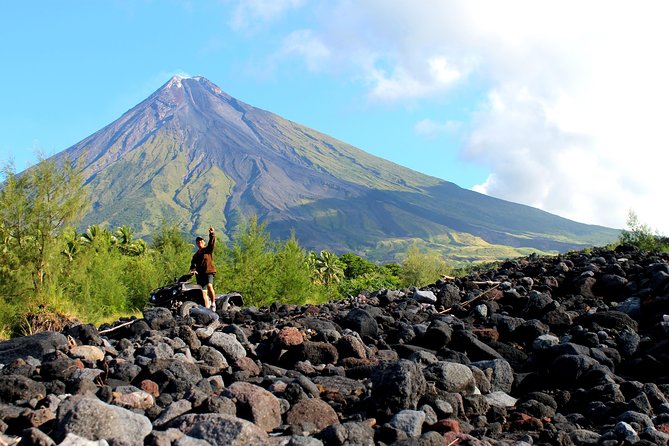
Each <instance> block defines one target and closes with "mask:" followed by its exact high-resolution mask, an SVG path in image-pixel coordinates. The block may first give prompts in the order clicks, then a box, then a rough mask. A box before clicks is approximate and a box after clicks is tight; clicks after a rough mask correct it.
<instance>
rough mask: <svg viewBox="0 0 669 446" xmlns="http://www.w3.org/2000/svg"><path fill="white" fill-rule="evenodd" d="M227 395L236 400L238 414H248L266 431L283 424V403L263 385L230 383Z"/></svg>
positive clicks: (252, 420)
mask: <svg viewBox="0 0 669 446" xmlns="http://www.w3.org/2000/svg"><path fill="white" fill-rule="evenodd" d="M225 396H227V397H228V398H232V399H233V400H234V401H236V404H237V413H238V414H247V416H248V420H249V421H251V422H253V423H254V424H255V425H256V426H258V427H260V428H261V429H264V430H265V431H266V432H270V431H272V430H273V429H275V428H277V427H279V426H280V425H281V404H280V403H279V400H278V399H277V397H275V396H274V395H272V394H271V393H269V392H268V391H267V390H265V389H263V388H262V387H259V386H256V385H255V384H251V383H247V382H241V381H239V382H235V383H232V384H230V386H229V387H228V388H227V389H226V390H225ZM243 418H246V416H245V417H243Z"/></svg>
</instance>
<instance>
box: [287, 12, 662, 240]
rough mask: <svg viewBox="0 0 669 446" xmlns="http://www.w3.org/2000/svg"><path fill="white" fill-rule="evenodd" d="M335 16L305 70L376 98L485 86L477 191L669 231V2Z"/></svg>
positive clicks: (469, 144)
mask: <svg viewBox="0 0 669 446" xmlns="http://www.w3.org/2000/svg"><path fill="white" fill-rule="evenodd" d="M323 5H324V4H323ZM326 10H327V14H323V17H322V19H321V21H320V22H319V23H314V24H313V25H314V26H313V28H312V31H311V32H310V34H309V36H308V37H309V38H310V39H311V40H312V42H319V44H318V45H317V46H316V47H315V48H316V49H317V51H308V50H307V49H306V48H309V46H307V47H305V49H303V50H302V53H303V55H304V57H305V59H306V60H307V64H308V65H310V66H313V64H314V61H316V60H317V61H318V63H319V64H320V66H321V67H322V68H324V67H326V66H327V64H330V65H331V67H334V66H337V67H338V68H339V70H342V67H345V68H346V69H347V70H348V71H349V72H350V73H352V77H354V78H356V79H359V80H361V81H363V82H366V85H367V86H368V88H369V90H368V93H369V95H370V97H372V98H374V99H378V100H386V101H389V100H392V101H405V100H409V101H416V100H421V99H423V98H429V99H433V98H436V97H439V96H440V95H441V96H444V94H445V93H447V94H450V93H451V92H453V91H454V90H456V89H457V88H459V87H460V86H461V85H467V88H472V85H473V84H474V83H475V84H476V85H479V86H480V87H481V88H484V89H485V90H487V92H488V94H487V99H486V100H485V101H483V102H482V103H481V104H479V106H478V109H477V111H476V112H475V113H474V114H473V116H472V122H471V123H467V124H466V128H467V129H470V131H471V133H470V134H469V136H468V138H467V140H466V143H465V145H464V147H463V149H462V150H463V153H462V155H463V156H464V157H466V158H467V159H468V160H469V161H472V162H475V163H481V164H484V165H486V166H487V167H488V168H489V170H490V172H491V174H490V177H489V178H488V180H487V181H486V182H485V184H482V185H480V186H479V187H477V189H478V190H481V191H485V192H486V193H488V194H490V195H493V196H497V197H500V198H504V199H507V200H511V201H516V202H521V203H525V204H529V205H532V206H536V207H539V208H542V209H545V210H547V211H549V212H554V213H557V214H559V215H563V216H566V217H568V218H572V219H575V220H577V221H582V222H587V223H595V224H603V225H608V226H613V227H623V226H624V225H625V221H626V218H627V211H628V210H629V209H633V210H635V211H636V213H637V214H638V216H639V218H640V220H641V221H642V222H647V223H648V224H649V225H650V226H651V227H653V228H655V229H659V230H661V231H662V232H663V233H665V234H667V233H669V207H667V206H664V202H665V201H666V198H665V193H666V192H665V191H666V181H665V177H666V169H667V167H666V166H667V161H668V155H667V153H669V150H668V149H669V133H667V132H666V131H664V127H665V126H666V123H665V122H664V121H666V116H667V113H666V107H667V104H669V82H667V79H669V64H666V63H665V62H664V61H663V55H664V54H666V52H667V48H666V46H667V44H666V42H669V27H667V26H666V24H665V23H664V18H665V17H666V16H667V12H669V5H668V4H666V2H663V1H647V2H642V3H638V2H637V3H631V2H608V1H602V0H593V1H590V2H581V1H575V0H565V1H562V2H547V1H537V0H508V1H505V2H499V1H495V0H467V1H446V0H424V1H422V2H419V3H416V2H414V1H410V0H396V1H394V2H393V6H392V7H389V6H388V4H387V2H385V1H382V0H359V1H357V2H350V1H348V0H341V1H334V0H333V1H331V2H328V3H327V6H323V11H326ZM294 52H299V51H297V50H296V51H294ZM314 54H316V55H318V54H321V55H322V54H327V57H320V58H319V57H314ZM444 97H446V96H444ZM441 125H443V124H438V123H437V122H435V121H429V120H425V121H422V122H421V123H419V124H417V125H416V132H418V133H422V134H424V135H425V134H429V133H433V134H434V133H435V132H439V131H443V130H444V128H443V127H441Z"/></svg>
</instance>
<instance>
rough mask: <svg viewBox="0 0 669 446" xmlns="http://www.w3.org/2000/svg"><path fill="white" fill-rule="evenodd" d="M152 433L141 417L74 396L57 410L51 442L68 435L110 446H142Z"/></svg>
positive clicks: (125, 410) (146, 422) (148, 422)
mask: <svg viewBox="0 0 669 446" xmlns="http://www.w3.org/2000/svg"><path fill="white" fill-rule="evenodd" d="M151 429H152V425H151V422H150V421H149V419H148V418H146V417H145V416H143V415H139V414H137V413H134V412H131V411H129V410H127V409H123V408H121V407H117V406H112V405H110V404H105V403H103V402H102V401H100V400H97V399H92V398H85V397H78V396H73V397H70V398H68V399H67V400H65V401H63V402H62V403H61V404H60V406H59V407H58V416H57V419H56V424H55V436H54V438H56V440H57V441H62V440H63V439H64V438H65V436H66V435H67V434H70V433H71V434H75V435H78V436H80V437H83V438H86V439H89V440H94V441H96V440H107V441H108V442H109V444H110V445H111V446H115V445H124V446H126V445H127V446H132V445H143V444H144V438H145V437H146V436H147V435H149V433H150V432H151Z"/></svg>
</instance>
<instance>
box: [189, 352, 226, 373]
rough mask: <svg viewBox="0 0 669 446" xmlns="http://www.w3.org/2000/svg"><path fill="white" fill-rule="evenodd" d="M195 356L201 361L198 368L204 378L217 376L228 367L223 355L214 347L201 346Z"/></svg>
mask: <svg viewBox="0 0 669 446" xmlns="http://www.w3.org/2000/svg"><path fill="white" fill-rule="evenodd" d="M197 355H198V357H199V359H200V361H202V363H200V364H198V366H199V367H200V370H201V371H202V374H203V375H204V376H213V375H218V374H219V373H221V372H222V371H223V370H225V369H227V368H228V367H229V365H228V361H227V360H226V359H225V356H224V355H223V353H221V352H220V351H219V350H217V349H215V348H214V347H210V346H208V345H203V346H201V347H200V348H199V349H198V351H197Z"/></svg>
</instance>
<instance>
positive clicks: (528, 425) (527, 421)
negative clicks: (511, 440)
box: [510, 412, 544, 431]
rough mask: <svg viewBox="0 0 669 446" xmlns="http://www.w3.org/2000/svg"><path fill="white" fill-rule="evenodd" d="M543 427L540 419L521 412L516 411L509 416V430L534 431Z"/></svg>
mask: <svg viewBox="0 0 669 446" xmlns="http://www.w3.org/2000/svg"><path fill="white" fill-rule="evenodd" d="M543 428H544V423H542V422H541V420H540V419H538V418H535V417H532V416H530V415H527V414H525V413H522V412H516V413H514V414H513V416H512V417H511V424H510V430H516V431H536V430H541V429H543Z"/></svg>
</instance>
